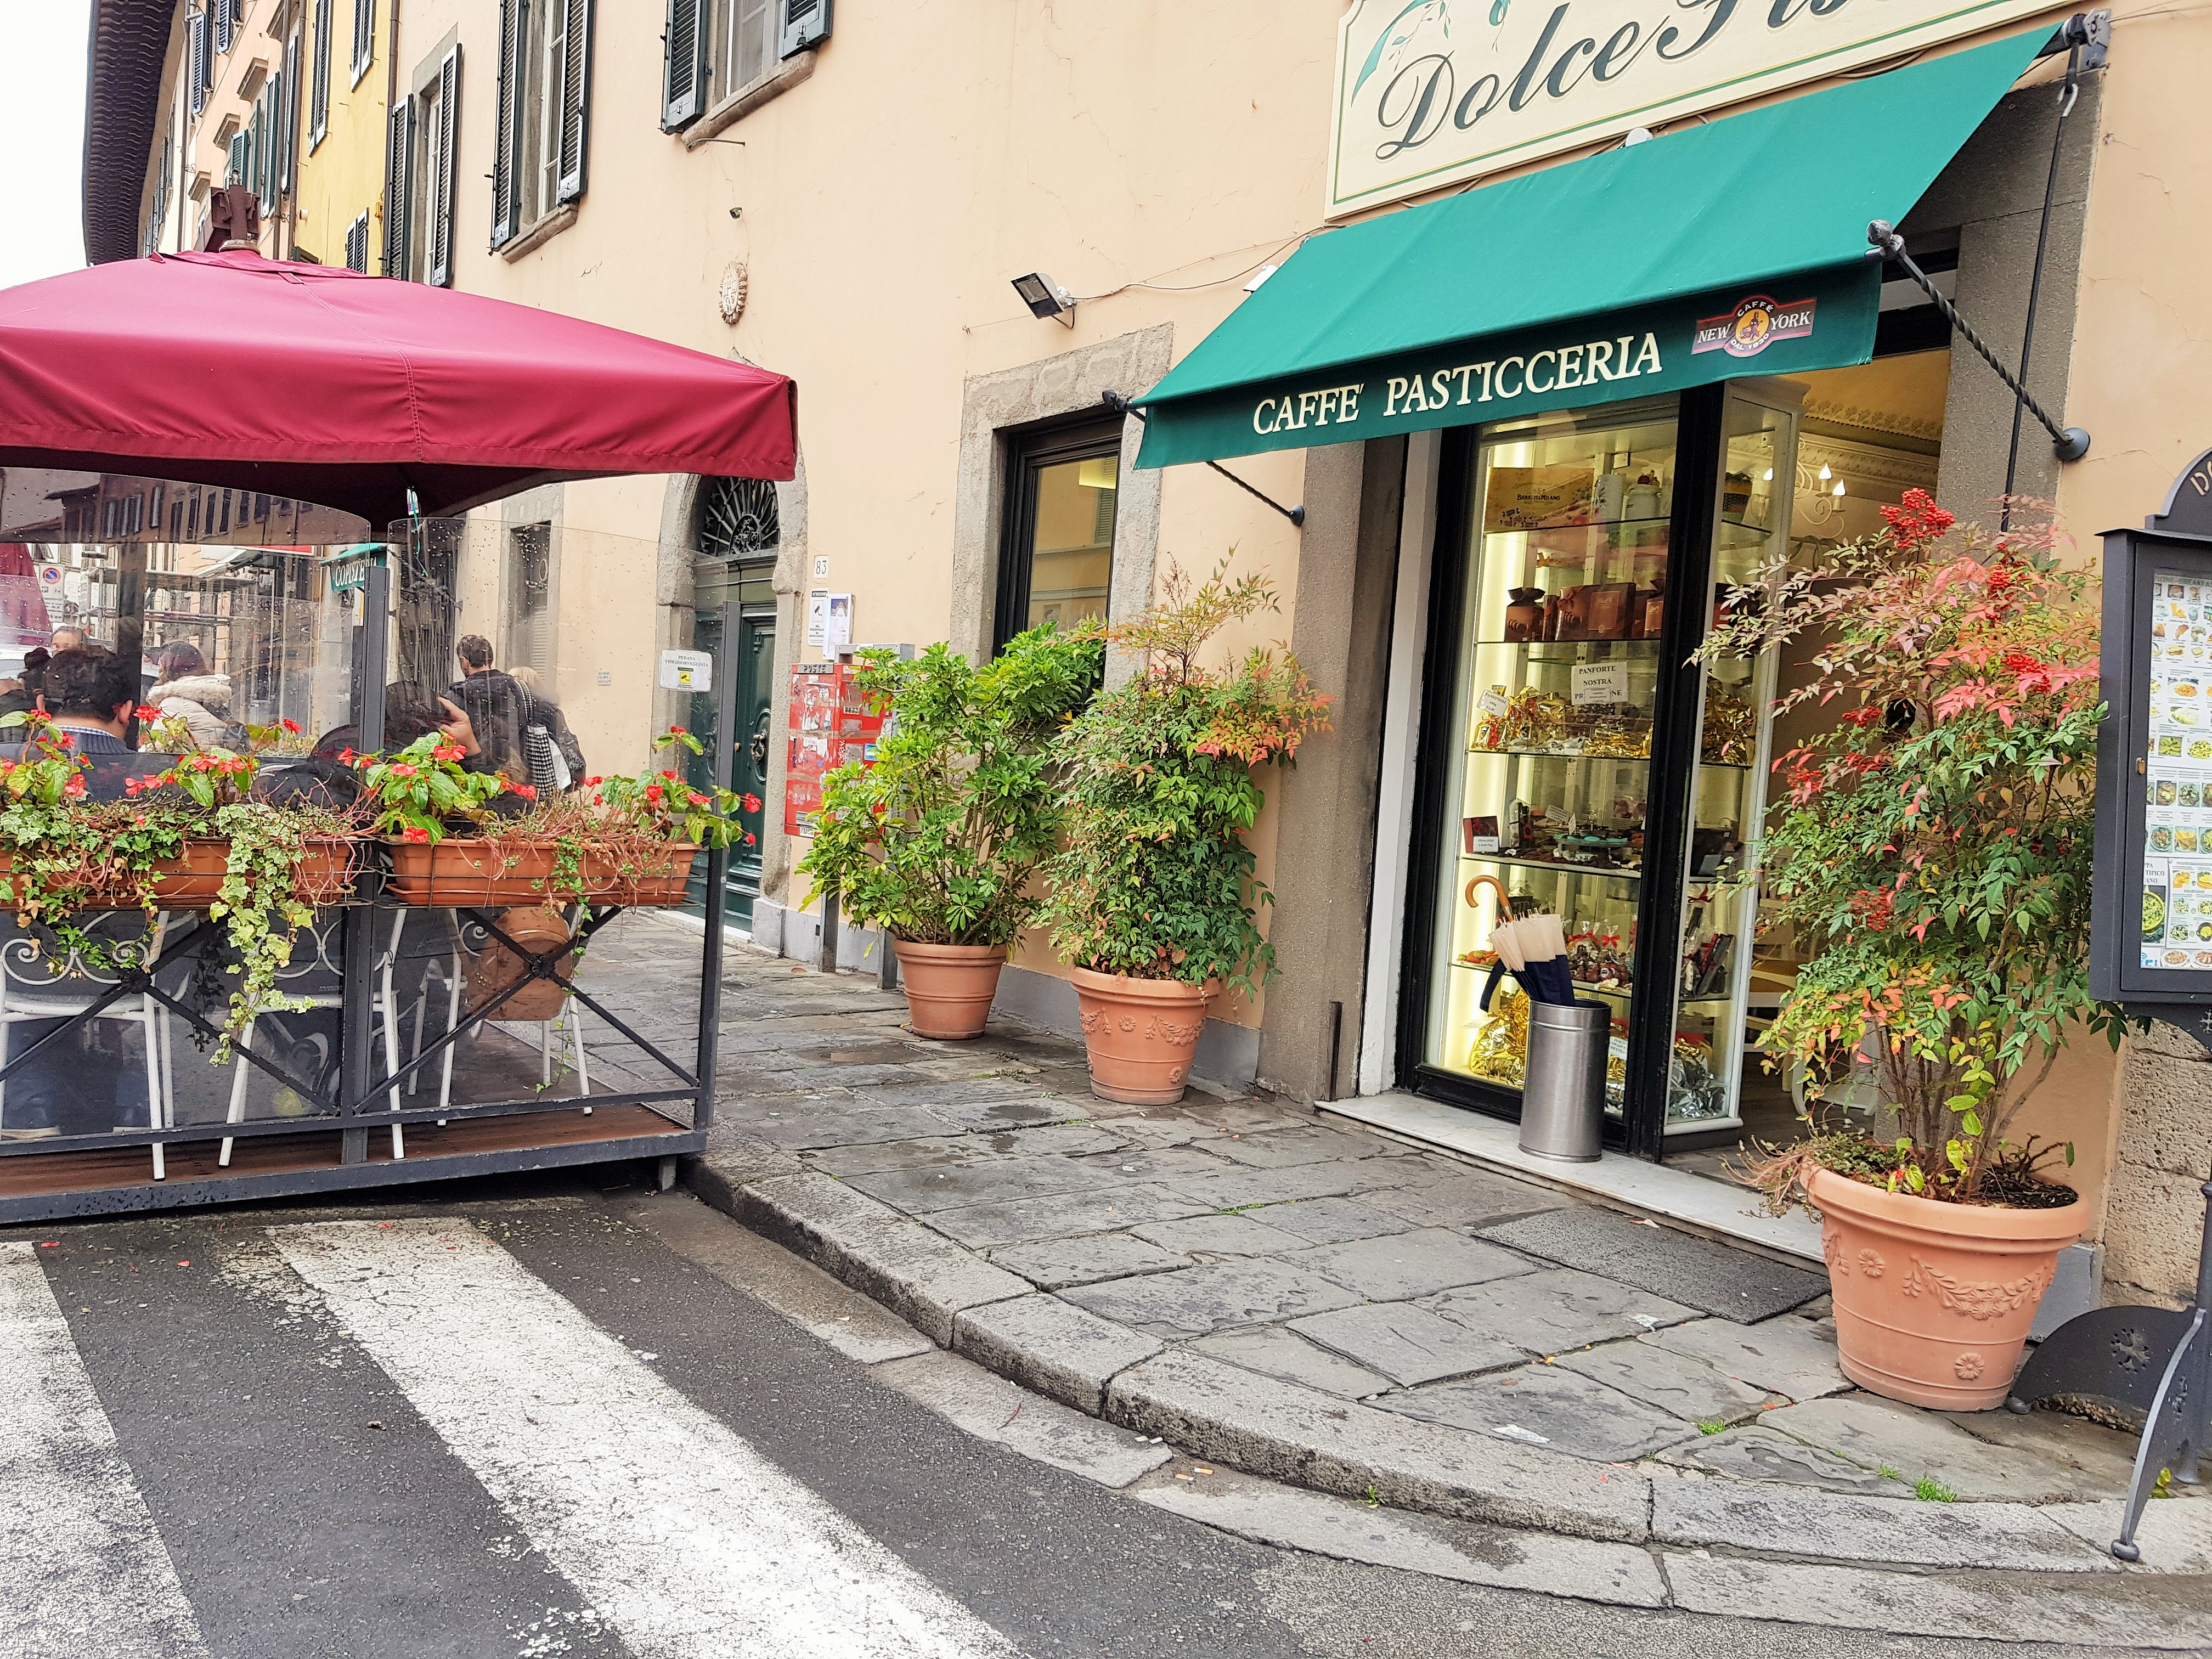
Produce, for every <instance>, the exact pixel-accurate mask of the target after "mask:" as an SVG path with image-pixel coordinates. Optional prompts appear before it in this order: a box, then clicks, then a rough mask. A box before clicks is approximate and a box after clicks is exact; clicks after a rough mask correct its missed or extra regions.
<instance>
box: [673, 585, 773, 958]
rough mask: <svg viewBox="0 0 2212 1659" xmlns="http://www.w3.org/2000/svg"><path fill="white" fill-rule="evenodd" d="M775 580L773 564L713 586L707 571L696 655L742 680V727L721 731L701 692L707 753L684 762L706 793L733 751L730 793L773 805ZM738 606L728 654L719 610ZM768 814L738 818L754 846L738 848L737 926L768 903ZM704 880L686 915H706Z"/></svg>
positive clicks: (733, 911)
mask: <svg viewBox="0 0 2212 1659" xmlns="http://www.w3.org/2000/svg"><path fill="white" fill-rule="evenodd" d="M774 574H775V564H774V562H773V561H765V560H764V561H759V562H748V563H745V564H741V565H739V566H738V567H737V568H736V569H735V570H734V571H717V572H715V573H714V580H711V581H710V580H707V579H706V573H705V572H704V571H703V570H702V573H701V577H700V580H698V585H697V587H696V591H695V594H694V598H695V600H696V604H697V605H698V607H699V608H698V609H697V611H696V612H695V613H694V617H693V621H692V624H691V645H692V648H693V649H694V650H697V651H707V652H711V653H714V659H715V660H716V661H717V662H721V663H726V664H728V665H729V668H730V671H731V672H732V673H733V674H735V675H736V676H737V680H738V685H737V704H736V707H737V720H736V721H735V723H734V727H733V729H732V731H730V732H727V733H726V734H725V733H723V732H719V731H717V730H716V727H715V719H716V716H715V701H716V699H715V696H714V693H713V692H712V691H704V692H696V693H694V694H693V696H692V698H691V708H690V719H689V721H688V724H689V726H690V730H691V732H692V734H693V735H694V736H696V738H698V739H699V741H700V743H701V744H702V746H703V748H704V750H705V752H704V753H702V754H698V755H692V756H689V757H686V759H685V761H684V775H685V776H686V777H687V778H689V779H690V781H691V784H692V786H693V787H695V788H701V789H703V788H705V787H708V784H709V783H711V782H712V781H713V774H714V755H715V751H716V749H717V746H718V745H723V744H726V745H727V747H728V749H729V751H730V787H731V788H732V790H734V791H735V792H736V793H738V795H739V796H741V797H743V798H744V799H749V800H754V801H759V802H763V803H765V802H766V800H767V799H768V762H769V726H770V715H769V703H770V696H771V692H772V691H773V689H774V685H773V682H774V679H775V591H774V585H773V580H772V578H773V576H774ZM732 577H734V580H732ZM731 599H735V600H736V601H737V603H738V626H737V639H736V641H735V642H734V647H733V648H729V649H726V648H725V647H726V645H727V644H728V643H729V642H727V641H725V640H724V638H723V634H724V632H725V623H724V618H725V617H726V615H727V612H726V611H725V610H723V609H720V608H719V607H720V606H721V605H725V604H726V602H727V601H729V600H731ZM710 607H715V608H710ZM765 811H766V808H765V805H761V806H755V807H753V808H751V809H750V810H747V809H744V808H742V807H741V808H740V809H739V811H738V818H739V819H740V821H742V822H743V823H744V827H745V829H747V831H749V832H750V835H751V836H752V839H751V840H750V841H748V842H740V843H739V844H738V845H737V846H735V847H732V848H731V849H730V857H729V868H728V873H727V876H726V881H725V891H724V896H723V900H722V914H723V915H724V916H725V918H726V919H727V920H728V921H730V922H731V923H732V925H733V926H736V927H751V925H752V917H753V901H754V900H755V899H757V898H758V897H759V896H760V890H761V849H762V848H763V845H764V843H765V841H766V836H765V835H764V833H763V827H764V824H765V822H766V820H765V817H764V814H765ZM704 880H705V878H704V876H703V874H702V873H701V872H699V871H698V870H696V869H695V871H694V872H693V874H692V878H691V882H690V890H689V895H688V898H687V901H686V906H685V908H688V909H690V910H693V911H696V912H700V913H702V914H703V912H704V910H705V908H706V889H705V886H704Z"/></svg>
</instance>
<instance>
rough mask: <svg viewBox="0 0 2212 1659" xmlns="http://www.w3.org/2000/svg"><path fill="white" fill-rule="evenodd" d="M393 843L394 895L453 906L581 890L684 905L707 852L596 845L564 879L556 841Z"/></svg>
mask: <svg viewBox="0 0 2212 1659" xmlns="http://www.w3.org/2000/svg"><path fill="white" fill-rule="evenodd" d="M391 845H392V881H391V884H390V886H389V888H388V890H389V892H390V893H391V895H392V896H393V897H394V898H396V899H398V901H399V902H401V903H403V904H423V905H446V906H451V905H461V904H478V905H489V904H499V905H507V904H544V903H546V902H555V903H558V902H562V901H565V900H569V899H574V898H576V897H579V896H580V897H582V898H583V899H585V900H586V901H588V902H591V903H593V904H620V905H629V906H648V905H673V904H681V903H683V902H684V887H685V884H686V883H688V882H689V881H690V878H691V862H692V860H694V859H696V858H697V857H698V855H699V849H698V848H696V847H695V846H693V845H691V844H690V842H635V843H629V842H612V843H608V844H605V845H598V846H590V847H587V848H586V849H585V852H584V855H583V859H582V863H581V868H580V872H579V874H578V875H577V876H576V877H575V878H573V879H564V878H562V877H561V875H560V861H561V854H560V849H559V848H558V846H557V845H556V843H554V842H550V841H521V840H513V841H506V840H493V839H486V840H471V839H463V838H459V837H456V838H453V839H449V840H446V841H441V842H437V843H436V844H435V845H434V846H424V845H422V844H421V843H418V842H392V843H391Z"/></svg>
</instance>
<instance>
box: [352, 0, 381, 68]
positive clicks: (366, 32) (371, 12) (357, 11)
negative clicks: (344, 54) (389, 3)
mask: <svg viewBox="0 0 2212 1659" xmlns="http://www.w3.org/2000/svg"><path fill="white" fill-rule="evenodd" d="M375 57H376V0H353V78H354V80H355V81H356V82H359V81H360V79H361V77H362V76H363V75H365V74H367V73H368V66H369V64H370V63H371V62H372V61H373V60H374V58H375Z"/></svg>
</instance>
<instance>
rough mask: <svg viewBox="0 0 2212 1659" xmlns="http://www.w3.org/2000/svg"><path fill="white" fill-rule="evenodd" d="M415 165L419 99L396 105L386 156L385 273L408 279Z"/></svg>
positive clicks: (409, 99) (408, 99)
mask: <svg viewBox="0 0 2212 1659" xmlns="http://www.w3.org/2000/svg"><path fill="white" fill-rule="evenodd" d="M414 168H415V100H414V99H413V98H412V97H407V98H402V99H401V100H399V101H398V103H396V104H394V105H393V106H392V126H391V136H390V138H389V140H388V141H387V143H386V146H385V156H384V274H385V275H386V276H397V277H398V278H399V279H400V280H401V281H402V282H404V281H406V279H407V219H408V214H409V211H410V209H411V208H412V206H413V204H412V203H411V202H410V200H409V199H408V197H409V191H408V188H407V186H408V182H409V180H410V179H411V178H412V177H413V175H414Z"/></svg>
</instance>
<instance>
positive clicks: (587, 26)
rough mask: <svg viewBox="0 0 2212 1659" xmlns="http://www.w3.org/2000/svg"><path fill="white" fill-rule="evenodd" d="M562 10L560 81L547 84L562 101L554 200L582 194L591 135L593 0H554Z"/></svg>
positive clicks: (566, 200) (573, 198) (574, 197)
mask: <svg viewBox="0 0 2212 1659" xmlns="http://www.w3.org/2000/svg"><path fill="white" fill-rule="evenodd" d="M553 3H554V4H556V6H558V7H559V8H560V9H561V25H562V27H561V52H560V55H559V57H558V58H557V59H556V62H558V64H560V66H561V84H560V85H559V86H557V87H548V88H546V93H547V95H548V96H549V97H557V98H558V99H559V100H561V128H560V134H561V169H560V178H559V181H558V182H557V183H556V185H554V187H553V199H554V200H555V201H556V202H573V201H574V200H575V199H576V198H577V197H579V196H581V195H582V194H583V193H584V173H585V168H584V153H585V150H586V148H587V147H588V146H589V144H590V142H591V136H592V0H553Z"/></svg>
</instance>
